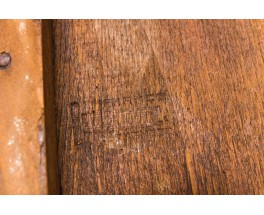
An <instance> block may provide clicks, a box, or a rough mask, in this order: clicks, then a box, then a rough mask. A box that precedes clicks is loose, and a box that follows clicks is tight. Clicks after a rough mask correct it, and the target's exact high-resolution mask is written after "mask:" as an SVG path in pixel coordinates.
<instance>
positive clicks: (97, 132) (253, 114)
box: [53, 20, 264, 194]
mask: <svg viewBox="0 0 264 215" xmlns="http://www.w3.org/2000/svg"><path fill="white" fill-rule="evenodd" d="M53 32H54V35H53V36H54V47H55V55H54V59H55V61H54V62H55V72H56V78H55V81H56V83H55V86H56V104H57V108H58V109H57V131H58V142H59V169H60V182H61V187H62V193H63V194H264V177H263V155H264V153H263V152H264V149H263V147H264V141H263V122H264V120H263V119H264V118H263V116H264V115H263V114H264V112H263V111H264V108H263V105H264V103H263V99H264V86H263V85H264V62H263V59H264V58H263V53H264V44H263V42H264V37H263V35H264V22H263V20H55V21H53Z"/></svg>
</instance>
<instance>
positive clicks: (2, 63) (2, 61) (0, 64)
mask: <svg viewBox="0 0 264 215" xmlns="http://www.w3.org/2000/svg"><path fill="white" fill-rule="evenodd" d="M10 63H11V55H10V54H9V53H6V52H2V53H1V54H0V69H5V68H6V67H8V65H9V64H10Z"/></svg>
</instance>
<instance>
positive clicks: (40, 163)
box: [0, 20, 58, 194]
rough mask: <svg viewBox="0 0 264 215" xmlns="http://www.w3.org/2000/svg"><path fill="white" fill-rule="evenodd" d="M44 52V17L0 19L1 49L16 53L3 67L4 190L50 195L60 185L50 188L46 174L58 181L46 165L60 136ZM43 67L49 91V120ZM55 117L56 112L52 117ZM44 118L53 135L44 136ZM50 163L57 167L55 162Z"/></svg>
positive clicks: (0, 167) (0, 153)
mask: <svg viewBox="0 0 264 215" xmlns="http://www.w3.org/2000/svg"><path fill="white" fill-rule="evenodd" d="M43 41H47V40H43ZM46 45H48V42H45V46H46ZM42 51H43V50H42V24H41V21H39V20H1V21H0V52H1V53H2V52H5V53H8V54H9V55H10V56H11V63H9V64H8V65H7V66H4V67H3V68H2V70H0V97H1V98H2V105H1V108H0V120H1V123H0V194H47V193H49V192H50V193H56V190H58V186H57V188H55V187H54V186H49V187H51V188H50V189H48V184H50V183H49V182H50V181H49V180H47V173H48V174H49V179H50V178H53V180H52V183H54V185H58V183H55V181H56V180H55V178H56V174H54V171H53V173H51V174H50V171H47V170H46V168H47V166H46V165H47V164H46V163H47V160H46V149H47V151H48V152H50V151H51V148H53V149H54V148H55V149H56V147H54V146H53V145H54V144H55V143H56V142H55V140H56V135H55V133H54V131H55V129H54V128H55V127H54V126H53V127H52V123H53V125H54V124H55V121H54V120H55V115H54V114H53V113H52V112H54V106H53V110H52V107H51V106H50V104H49V102H47V101H51V102H52V94H50V93H51V92H52V91H50V90H49V89H48V88H49V87H50V88H52V84H53V83H51V82H50V83H48V82H49V80H50V79H49V76H50V74H52V72H53V71H52V70H48V68H49V66H47V64H46V63H47V59H48V58H45V59H44V58H42ZM45 52H46V51H44V52H43V53H45ZM43 59H44V60H43ZM3 62H4V61H3ZM43 63H44V65H43ZM44 72H45V75H44V76H46V75H47V78H46V83H45V88H46V89H47V90H45V91H46V93H47V94H48V97H47V99H46V101H45V103H46V104H45V108H46V107H47V108H46V109H45V113H46V116H47V117H46V120H45V117H44V99H43V73H44ZM48 85H50V86H49V87H48ZM53 99H54V98H53ZM50 117H53V122H51V121H52V120H51V119H50ZM44 120H45V122H46V126H51V129H53V130H54V131H51V130H48V131H49V132H50V133H47V136H48V138H45V122H44ZM49 154H51V153H49ZM51 156H54V154H52V155H51ZM52 159H54V158H51V160H52ZM49 163H50V164H51V165H50V166H51V167H53V168H51V169H54V162H49V161H48V164H49ZM49 169H50V168H49ZM52 174H53V175H52Z"/></svg>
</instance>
